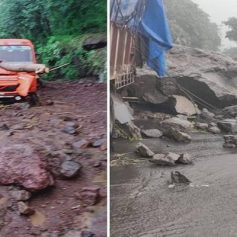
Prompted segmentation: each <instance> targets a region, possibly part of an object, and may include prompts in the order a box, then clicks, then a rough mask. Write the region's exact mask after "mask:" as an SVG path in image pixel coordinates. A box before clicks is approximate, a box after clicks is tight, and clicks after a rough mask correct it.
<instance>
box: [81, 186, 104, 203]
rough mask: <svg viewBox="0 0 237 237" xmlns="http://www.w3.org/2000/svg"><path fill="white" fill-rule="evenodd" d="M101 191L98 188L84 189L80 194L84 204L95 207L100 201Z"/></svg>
mask: <svg viewBox="0 0 237 237" xmlns="http://www.w3.org/2000/svg"><path fill="white" fill-rule="evenodd" d="M99 191H100V189H99V188H98V187H86V188H83V189H82V191H81V192H80V194H79V198H80V199H81V200H82V201H83V203H84V204H86V205H89V206H93V205H95V204H96V203H97V202H98V200H99V197H100V196H99Z"/></svg>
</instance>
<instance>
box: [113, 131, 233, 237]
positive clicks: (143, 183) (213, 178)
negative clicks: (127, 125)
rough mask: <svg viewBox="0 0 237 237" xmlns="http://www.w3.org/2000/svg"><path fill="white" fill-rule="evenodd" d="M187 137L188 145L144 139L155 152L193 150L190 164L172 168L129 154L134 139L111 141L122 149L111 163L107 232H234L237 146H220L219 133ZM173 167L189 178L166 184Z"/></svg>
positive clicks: (148, 236) (201, 236) (204, 235)
mask: <svg viewBox="0 0 237 237" xmlns="http://www.w3.org/2000/svg"><path fill="white" fill-rule="evenodd" d="M192 137H193V141H192V143H190V144H187V145H184V144H177V143H174V142H171V141H169V140H161V139H146V140H144V141H143V142H144V143H145V144H146V145H148V146H149V147H150V148H151V149H152V150H154V152H160V153H162V152H166V151H171V152H172V151H173V152H177V153H183V152H184V151H185V152H188V153H190V154H191V155H192V156H193V158H194V165H191V166H177V167H174V168H161V167H157V166H154V165H152V164H150V163H149V162H148V161H147V160H144V159H143V160H140V159H139V158H138V157H136V155H134V150H135V145H136V142H133V143H128V142H127V141H126V142H125V141H116V142H115V144H114V148H115V153H119V154H123V155H122V156H121V158H120V159H118V160H119V161H116V160H114V161H112V168H111V236H112V237H130V236H134V237H166V236H177V237H217V236H219V237H232V236H233V237H234V236H237V226H236V222H237V206H236V203H237V168H236V167H237V150H228V149H224V148H222V145H223V138H222V136H221V135H211V134H207V133H194V134H192ZM124 160H125V162H122V161H124ZM122 164H123V165H122ZM124 164H125V165H124ZM174 170H177V171H180V172H181V173H182V174H184V175H185V176H187V177H188V178H189V179H190V180H191V181H192V184H191V185H190V186H184V187H179V188H173V189H170V188H169V187H168V184H167V182H168V180H169V179H170V173H171V171H174Z"/></svg>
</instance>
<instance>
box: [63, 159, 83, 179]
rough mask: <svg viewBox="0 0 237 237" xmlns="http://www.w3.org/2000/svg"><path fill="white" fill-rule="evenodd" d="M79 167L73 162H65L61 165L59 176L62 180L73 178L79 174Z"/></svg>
mask: <svg viewBox="0 0 237 237" xmlns="http://www.w3.org/2000/svg"><path fill="white" fill-rule="evenodd" d="M81 168H82V167H81V165H80V164H79V163H77V162H75V161H65V162H63V163H62V164H61V169H60V174H61V175H62V176H63V177H64V178H74V177H76V176H77V175H78V174H79V171H80V170H81Z"/></svg>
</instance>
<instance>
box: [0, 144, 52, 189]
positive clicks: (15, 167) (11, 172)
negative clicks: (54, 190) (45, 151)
mask: <svg viewBox="0 0 237 237" xmlns="http://www.w3.org/2000/svg"><path fill="white" fill-rule="evenodd" d="M0 183H1V184H5V185H9V184H17V185H20V186H23V187H24V188H25V189H27V190H29V191H38V190H42V189H45V188H47V187H48V186H51V185H53V183H54V182H53V178H52V176H51V174H50V173H49V172H48V171H47V167H46V164H45V163H44V162H43V161H42V159H41V157H40V155H39V154H38V153H37V152H36V151H35V150H34V149H33V148H32V147H31V146H29V145H27V144H8V145H5V146H4V147H2V148H1V150H0Z"/></svg>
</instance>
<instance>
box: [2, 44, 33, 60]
mask: <svg viewBox="0 0 237 237" xmlns="http://www.w3.org/2000/svg"><path fill="white" fill-rule="evenodd" d="M0 60H1V61H5V62H32V61H33V58H32V48H31V47H30V46H22V45H14V46H9V45H0Z"/></svg>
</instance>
